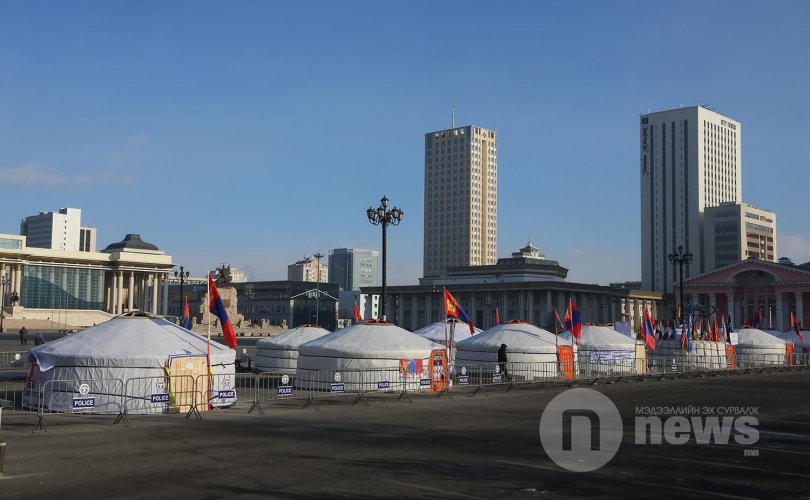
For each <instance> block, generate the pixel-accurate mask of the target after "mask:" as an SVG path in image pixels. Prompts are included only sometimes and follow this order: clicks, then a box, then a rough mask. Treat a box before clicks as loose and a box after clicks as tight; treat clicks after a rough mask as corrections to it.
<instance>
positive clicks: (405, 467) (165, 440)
mask: <svg viewBox="0 0 810 500" xmlns="http://www.w3.org/2000/svg"><path fill="white" fill-rule="evenodd" d="M581 387H582V386H580V388H581ZM588 388H589V389H594V390H596V391H598V392H599V393H602V394H604V395H605V396H607V397H608V398H609V399H610V401H612V402H613V403H614V404H615V405H616V407H617V408H618V410H619V413H620V415H621V421H622V427H623V434H622V435H621V446H620V448H619V450H618V453H616V455H615V456H614V457H613V458H612V460H610V461H609V462H608V463H607V464H606V465H604V466H603V467H601V468H598V469H597V470H594V471H591V472H581V473H580V472H570V471H568V470H566V469H563V468H561V467H560V466H558V465H557V464H556V463H555V462H554V461H552V460H551V459H550V458H549V454H548V453H547V452H546V450H544V447H543V445H542V444H541V441H540V438H539V432H538V430H539V423H540V418H541V414H542V412H543V410H544V409H545V408H546V406H547V405H548V404H549V402H550V401H552V399H553V398H554V397H555V396H557V395H559V394H561V393H563V392H564V391H566V390H567V388H565V387H564V386H556V387H554V388H552V389H550V390H549V389H538V388H537V387H529V386H524V388H522V389H520V390H517V391H516V390H512V391H510V392H504V390H505V386H502V387H498V388H493V389H491V390H490V391H489V396H486V395H483V394H481V393H479V394H478V395H476V396H471V395H469V393H464V394H462V393H457V394H456V395H455V397H454V398H453V399H449V398H447V397H442V398H439V399H436V398H435V397H433V396H432V395H424V396H414V397H413V402H412V403H408V402H406V401H404V400H403V401H395V400H394V397H393V396H390V397H389V396H386V397H375V398H371V406H370V407H364V406H362V405H357V406H353V405H352V404H351V401H352V400H351V399H350V398H348V397H344V398H342V399H341V398H336V399H334V400H323V401H322V402H321V411H316V410H314V409H313V408H311V407H310V408H306V409H303V408H301V404H300V403H301V401H287V402H284V403H283V404H280V405H268V406H265V410H266V414H265V415H259V414H257V413H253V414H248V413H247V411H246V408H245V407H240V408H238V409H229V410H220V411H216V412H213V413H205V414H203V420H202V421H196V420H195V419H193V418H192V419H188V420H186V419H184V418H183V416H182V415H151V416H133V417H130V419H131V423H132V426H131V427H124V426H122V425H120V424H119V425H113V417H110V416H57V415H52V416H48V417H47V419H46V423H47V426H48V431H47V432H38V433H37V434H32V429H33V424H34V417H33V416H30V415H19V414H18V415H7V416H6V415H4V417H3V423H2V430H0V439H2V440H4V441H6V443H7V447H6V448H7V449H6V454H5V471H4V476H3V477H2V478H0V497H1V498H3V499H16V498H38V499H41V498H173V499H176V498H195V499H196V498H229V499H230V498H267V497H278V498H438V497H441V498H531V497H546V498H574V497H577V498H622V497H629V498H639V497H659V498H661V497H662V498H674V497H679V498H684V497H686V498H703V497H706V496H716V497H725V498H808V497H809V496H810V490H809V489H808V488H809V487H810V468H809V467H808V465H810V446H808V445H809V444H810V372H808V371H801V372H800V371H797V372H777V373H763V374H750V375H729V376H719V377H711V376H710V377H705V378H694V379H686V380H662V381H652V380H650V381H646V382H628V383H625V382H620V383H615V384H610V385H595V386H588ZM675 407H679V408H682V407H687V408H690V407H691V408H698V409H702V411H705V410H707V409H708V410H709V411H711V412H714V413H715V414H729V413H731V414H733V413H734V412H735V411H741V409H743V410H745V411H746V412H748V413H752V412H754V413H753V414H755V415H756V419H757V424H756V425H755V427H756V429H757V433H758V438H757V440H756V443H754V444H753V445H750V444H749V445H740V444H738V443H735V442H734V440H733V439H732V440H731V441H730V443H729V444H716V443H711V444H698V443H697V442H696V439H697V438H696V437H695V435H693V434H689V436H690V437H688V438H687V442H685V443H684V444H677V445H676V444H668V443H667V442H664V443H663V444H657V445H654V444H637V436H636V433H635V419H636V417H637V416H638V414H639V411H640V409H641V411H645V409H646V410H647V411H648V410H649V409H650V408H653V409H655V408H658V409H659V411H660V409H661V408H675ZM749 416H750V415H749ZM704 420H705V419H704ZM721 441H722V439H721Z"/></svg>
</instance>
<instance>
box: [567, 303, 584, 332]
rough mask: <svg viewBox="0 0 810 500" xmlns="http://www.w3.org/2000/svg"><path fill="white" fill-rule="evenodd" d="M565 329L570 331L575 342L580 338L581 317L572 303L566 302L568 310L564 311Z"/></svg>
mask: <svg viewBox="0 0 810 500" xmlns="http://www.w3.org/2000/svg"><path fill="white" fill-rule="evenodd" d="M564 324H565V328H566V329H567V330H570V331H571V335H573V336H574V338H576V339H577V340H579V338H580V337H582V316H580V315H579V311H577V305H576V304H574V301H572V300H569V301H568V309H567V310H566V311H565V322H564Z"/></svg>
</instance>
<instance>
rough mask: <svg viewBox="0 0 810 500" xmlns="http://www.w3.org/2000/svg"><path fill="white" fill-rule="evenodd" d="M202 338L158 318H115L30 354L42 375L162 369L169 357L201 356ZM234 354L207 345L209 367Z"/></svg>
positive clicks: (228, 360)
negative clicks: (58, 369)
mask: <svg viewBox="0 0 810 500" xmlns="http://www.w3.org/2000/svg"><path fill="white" fill-rule="evenodd" d="M207 349H208V344H207V341H206V338H205V337H202V336H200V335H197V334H196V333H193V332H191V331H189V330H186V329H185V328H182V327H180V326H177V325H175V324H174V323H172V322H170V321H166V320H165V319H162V318H157V317H149V316H145V315H142V314H139V315H127V316H118V317H116V318H113V319H111V320H109V321H105V322H104V323H101V324H99V325H96V326H91V327H90V328H87V329H85V330H82V331H80V332H78V333H75V334H73V335H70V336H67V337H62V338H61V339H59V340H55V341H53V342H48V343H47V344H43V345H40V346H37V347H34V348H33V349H31V350H30V354H31V355H32V356H34V358H35V359H36V360H37V364H38V365H39V367H40V369H41V370H42V371H47V370H49V369H50V368H52V367H54V366H73V367H76V366H86V367H91V366H94V367H154V366H157V367H162V366H163V365H164V363H165V362H166V358H167V357H168V356H169V355H181V356H182V355H187V356H188V355H191V356H205V355H206V353H207ZM235 357H236V353H235V352H234V351H233V350H232V349H229V348H228V347H227V346H225V345H222V344H220V343H217V342H214V341H211V363H212V364H218V363H233V362H234V359H235Z"/></svg>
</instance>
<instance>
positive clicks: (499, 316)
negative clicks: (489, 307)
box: [495, 307, 501, 325]
mask: <svg viewBox="0 0 810 500" xmlns="http://www.w3.org/2000/svg"><path fill="white" fill-rule="evenodd" d="M495 324H496V325H500V324H501V315H500V314H498V308H497V307H496V308H495Z"/></svg>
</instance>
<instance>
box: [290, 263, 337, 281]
mask: <svg viewBox="0 0 810 500" xmlns="http://www.w3.org/2000/svg"><path fill="white" fill-rule="evenodd" d="M287 280H289V281H311V282H313V283H315V282H318V281H320V282H321V283H328V282H329V266H328V265H327V264H323V263H321V264H320V270H319V269H318V259H316V258H315V257H304V258H303V259H301V260H299V261H298V262H296V263H295V264H290V265H289V266H287Z"/></svg>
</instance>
